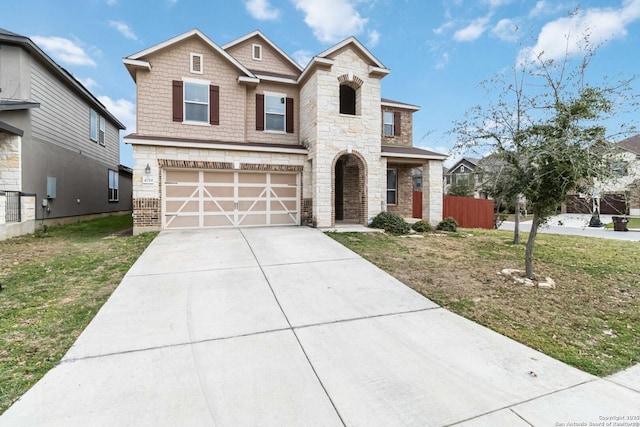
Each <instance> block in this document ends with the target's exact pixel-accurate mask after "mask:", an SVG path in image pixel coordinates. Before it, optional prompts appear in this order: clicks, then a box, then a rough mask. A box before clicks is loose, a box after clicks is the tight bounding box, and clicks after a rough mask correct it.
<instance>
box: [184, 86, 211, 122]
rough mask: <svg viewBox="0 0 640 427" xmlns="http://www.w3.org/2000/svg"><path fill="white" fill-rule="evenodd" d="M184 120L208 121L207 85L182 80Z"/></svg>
mask: <svg viewBox="0 0 640 427" xmlns="http://www.w3.org/2000/svg"><path fill="white" fill-rule="evenodd" d="M184 121H185V122H202V123H209V85H208V84H202V83H194V82H187V81H185V82H184Z"/></svg>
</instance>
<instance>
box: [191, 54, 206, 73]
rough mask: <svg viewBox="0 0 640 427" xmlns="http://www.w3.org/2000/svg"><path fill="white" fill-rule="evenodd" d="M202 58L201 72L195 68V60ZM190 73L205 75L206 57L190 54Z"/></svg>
mask: <svg viewBox="0 0 640 427" xmlns="http://www.w3.org/2000/svg"><path fill="white" fill-rule="evenodd" d="M196 57H198V58H200V71H198V70H196V69H194V68H193V58H196ZM189 72H190V73H191V74H204V55H203V54H201V53H194V52H191V53H189Z"/></svg>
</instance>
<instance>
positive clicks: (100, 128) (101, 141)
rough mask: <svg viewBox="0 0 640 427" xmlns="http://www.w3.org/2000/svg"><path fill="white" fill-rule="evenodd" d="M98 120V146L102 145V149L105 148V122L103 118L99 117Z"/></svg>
mask: <svg viewBox="0 0 640 427" xmlns="http://www.w3.org/2000/svg"><path fill="white" fill-rule="evenodd" d="M99 117H100V119H99V120H98V122H99V126H98V144H100V145H102V146H103V147H104V146H106V144H107V121H106V120H105V118H104V117H103V116H99Z"/></svg>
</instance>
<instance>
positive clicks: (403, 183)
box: [387, 164, 413, 218]
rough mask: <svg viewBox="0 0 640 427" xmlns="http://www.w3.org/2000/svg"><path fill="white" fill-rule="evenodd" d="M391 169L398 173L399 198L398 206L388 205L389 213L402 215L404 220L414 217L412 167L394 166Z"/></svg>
mask: <svg viewBox="0 0 640 427" xmlns="http://www.w3.org/2000/svg"><path fill="white" fill-rule="evenodd" d="M388 167H389V169H397V171H398V197H397V202H398V203H397V204H396V205H387V211H388V212H391V213H394V214H396V215H400V216H401V217H402V218H411V217H412V216H413V175H412V173H411V171H412V166H410V165H393V164H390V165H389V166H388Z"/></svg>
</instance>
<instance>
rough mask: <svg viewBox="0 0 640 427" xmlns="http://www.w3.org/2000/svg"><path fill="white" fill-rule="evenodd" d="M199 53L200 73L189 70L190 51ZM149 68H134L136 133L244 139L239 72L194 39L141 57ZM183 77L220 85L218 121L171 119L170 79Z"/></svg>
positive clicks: (243, 106)
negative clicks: (218, 122) (185, 121)
mask: <svg viewBox="0 0 640 427" xmlns="http://www.w3.org/2000/svg"><path fill="white" fill-rule="evenodd" d="M191 53H197V54H202V55H203V73H202V74H195V73H191V72H190V54H191ZM145 59H146V60H148V61H149V62H150V63H151V68H152V71H151V72H148V71H138V72H137V74H136V78H137V97H138V109H137V132H138V134H140V135H154V136H165V137H180V138H195V139H202V140H220V141H236V142H240V141H245V135H244V123H245V99H246V94H245V86H243V85H241V84H238V76H239V75H241V71H240V70H239V69H238V68H237V67H235V66H234V65H232V63H231V62H229V60H228V59H226V58H224V57H223V56H222V55H220V54H219V53H218V52H216V51H215V50H213V49H212V48H211V47H210V46H209V45H207V44H205V43H204V42H202V41H200V40H199V39H197V38H191V39H188V40H185V41H184V42H182V43H180V44H177V45H175V46H172V47H171V49H165V50H162V51H159V52H156V53H154V54H152V55H150V57H148V58H145ZM183 78H187V79H194V80H200V81H202V82H203V83H204V82H207V83H209V84H211V85H216V86H219V87H220V124H219V125H209V124H203V125H192V124H185V123H181V122H174V121H173V120H172V118H173V97H172V90H173V86H172V82H173V81H174V80H182V79H183Z"/></svg>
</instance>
